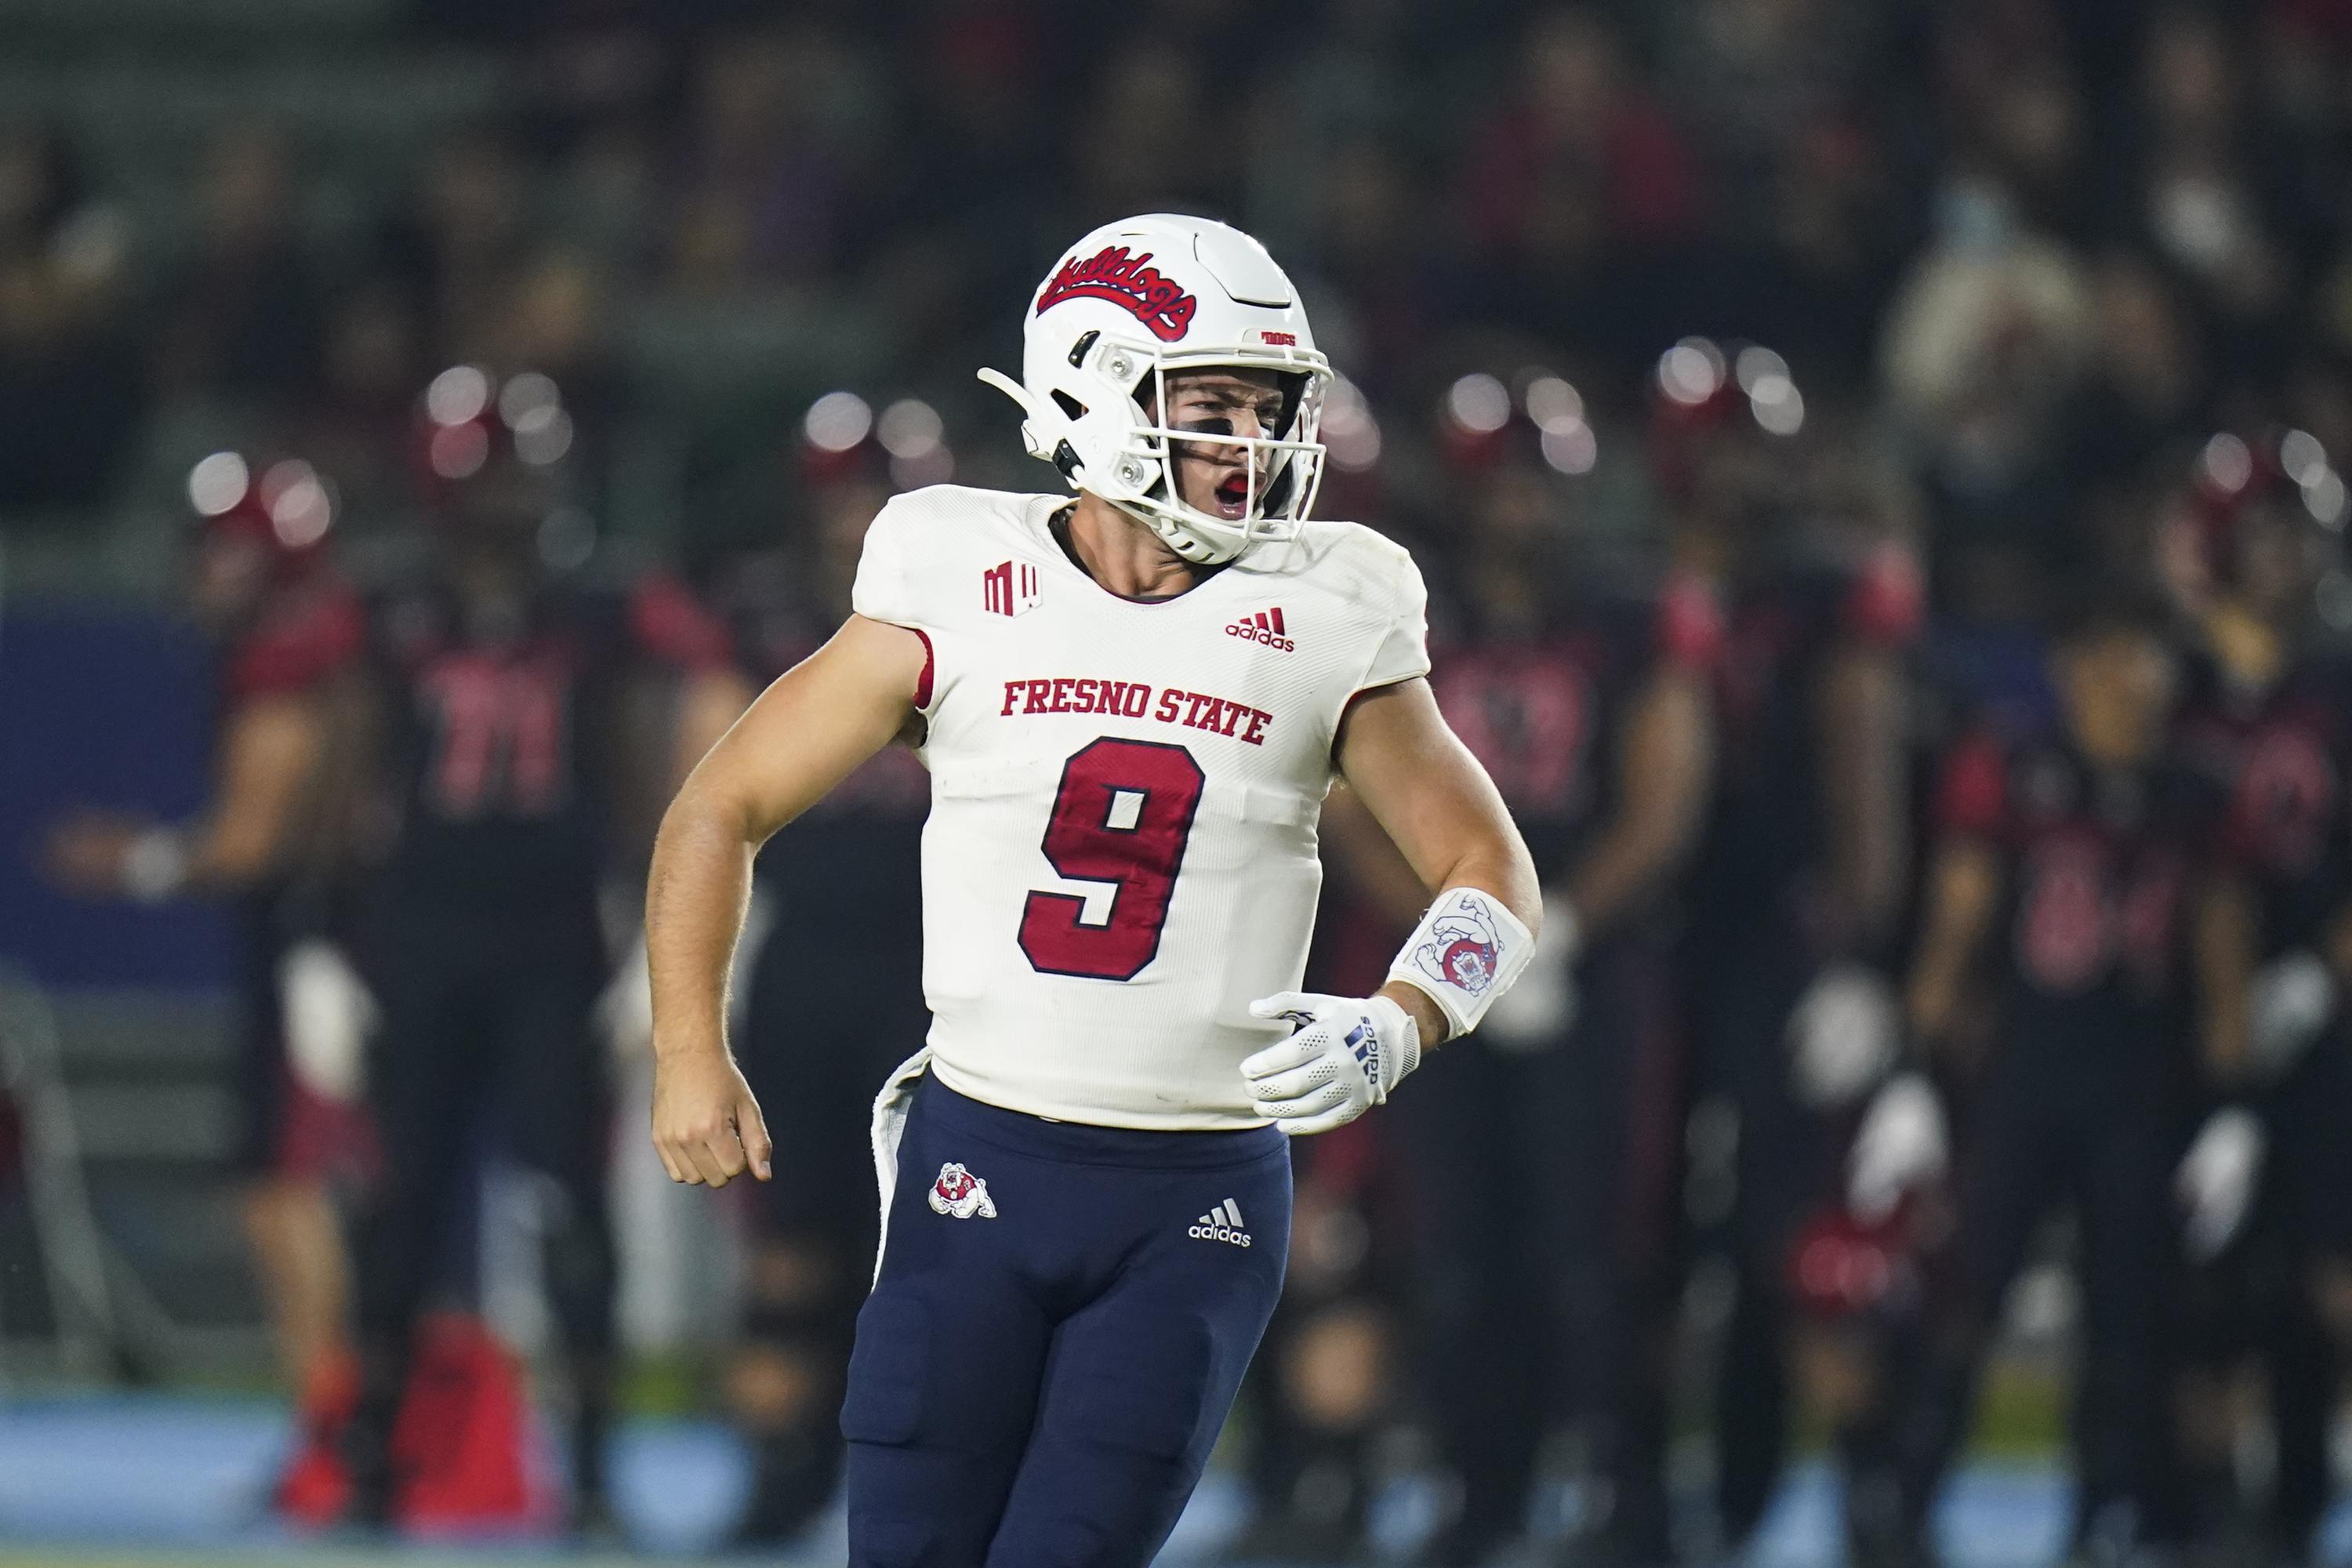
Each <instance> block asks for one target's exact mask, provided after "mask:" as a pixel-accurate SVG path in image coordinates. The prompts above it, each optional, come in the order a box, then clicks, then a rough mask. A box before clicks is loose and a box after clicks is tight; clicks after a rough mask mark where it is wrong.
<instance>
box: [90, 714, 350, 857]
mask: <svg viewBox="0 0 2352 1568" xmlns="http://www.w3.org/2000/svg"><path fill="white" fill-rule="evenodd" d="M326 734H327V721H326V716H325V714H324V712H323V711H322V709H321V705H320V700H319V699H318V698H317V697H316V696H315V695H312V694H310V693H308V692H301V693H286V694H282V695H273V696H267V697H256V698H251V699H248V700H246V701H245V702H243V703H241V704H240V705H239V706H238V707H237V709H236V711H235V712H234V713H233V714H231V715H230V717H229V720H228V721H227V725H226V730H225V732H224V733H223V735H222V738H221V749H220V764H219V773H218V776H217V779H216V782H215V787H214V793H213V798H212V801H211V803H210V804H209V805H208V806H207V807H206V809H205V813H204V815H203V816H201V817H200V818H198V819H197V820H196V821H195V822H194V823H193V824H192V825H190V826H187V827H185V828H180V829H173V828H167V827H162V826H156V825H155V824H153V823H152V822H141V821H137V820H134V819H131V818H128V817H125V816H121V815H118V814H99V813H91V814H86V815H83V816H76V817H72V818H69V819H68V820H67V821H66V822H64V823H62V824H60V825H59V826H58V827H57V828H56V829H55V830H54V831H53V832H52V833H51V835H50V837H49V844H48V857H47V858H48V866H49V870H50V874H51V876H52V877H53V878H55V879H56V880H57V881H58V883H59V884H60V885H61V886H64V887H66V888H68V889H72V890H74V891H77V892H80V893H83V894H86V895H89V896H100V897H113V896H120V895H122V894H126V893H127V894H129V895H131V896H132V897H135V898H141V899H145V900H158V899H163V898H169V897H173V896H174V895H177V894H180V893H183V892H215V891H220V890H223V889H234V888H241V887H246V886H249V885H251V884H252V883H254V882H256V881H257V880H259V879H261V878H262V877H264V876H266V875H268V873H269V872H270V871H272V870H273V869H275V868H277V867H278V864H279V863H280V860H281V858H282V857H283V856H284V854H285V852H286V847H287V845H288V842H289V839H290V838H291V837H293V833H294V826H295V824H296V823H297V822H298V821H299V818H300V817H301V815H302V805H303V804H304V802H305V801H307V800H308V799H310V796H311V794H312V791H313V789H314V787H315V785H316V782H317V779H318V776H319V773H320V762H321V759H322V758H323V757H324V755H325V753H326V749H327V748H326Z"/></svg>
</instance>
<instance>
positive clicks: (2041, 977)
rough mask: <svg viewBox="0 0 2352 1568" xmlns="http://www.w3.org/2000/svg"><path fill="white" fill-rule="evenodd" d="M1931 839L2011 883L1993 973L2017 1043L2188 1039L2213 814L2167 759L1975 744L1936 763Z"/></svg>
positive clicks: (2048, 738) (2201, 791) (2215, 808)
mask: <svg viewBox="0 0 2352 1568" xmlns="http://www.w3.org/2000/svg"><path fill="white" fill-rule="evenodd" d="M1935 815H1936V821H1937V833H1938V835H1939V836H1940V837H1965V838H1970V839H1974V840H1977V841H1979V842H1981V843H1984V844H1987V845H1989V846H1990V847H1993V848H1994V849H1995V850H1996V851H1997V852H1998V853H1999V854H2000V856H2001V858H2002V859H2003V861H2004V863H2005V868H2006V870H2007V873H2008V875H2007V884H2008V889H2009V892H2008V900H2007V903H2006V906H2005V912H2004V916H2003V920H2002V922H2001V928H2000V943H2001V948H2000V955H1999V956H2000V969H2001V972H2002V974H2003V976H2004V979H2005V981H2006V983H2007V989H2008V993H2009V997H2010V1004H2011V1024H2012V1025H2013V1026H2014V1028H2015V1031H2016V1033H2017V1034H2018V1035H2019V1036H2020V1037H2023V1038H2030V1039H2032V1040H2033V1041H2035V1042H2037V1043H2048V1044H2055V1045H2060V1046H2063V1045H2067V1044H2069V1043H2071V1042H2074V1041H2095V1040H2098V1039H2102V1038H2114V1037H2129V1038H2131V1039H2133V1040H2137V1041H2148V1040H2154V1041H2158V1042H2163V1043H2168V1044H2170V1043H2178V1042H2179V1041H2180V1040H2182V1039H2185V1038H2186V1029H2187V1026H2188V1022H2189V1009H2188V1007H2187V1002H2188V998H2189V974H2190V973H2191V963H2190V961H2189V951H2188V949H2189V936H2188V931H2189V915H2190V906H2191V903H2192V901H2193V900H2194V899H2195V898H2196V896H2197V891H2198V888H2199V886H2200V882H2201V880H2202V879H2203V877H2204V875H2205V872H2206V870H2207V868H2208V867H2209V865H2210V856H2211V852H2212V849H2213V846H2214V837H2215V828H2216V826H2218V825H2219V821H2220V818H2221V802H2220V801H2219V799H2218V798H2217V796H2216V795H2215V793H2214V792H2213V790H2212V789H2211V788H2210V785H2209V784H2208V783H2207V782H2206V781H2205V780H2204V779H2203V778H2201V777H2200V775H2199V774H2198V773H2197V772H2196V770H2194V769H2193V768H2191V767H2189V766H2187V765H2185V763H2183V762H2182V761H2181V760H2180V759H2179V757H2178V756H2175V755H2172V754H2166V755H2164V756H2162V757H2160V758H2158V760H2155V761H2152V762H2150V763H2147V764H2146V765H2144V766H2140V767H2135V768H2123V769H2116V768H2102V767H2098V766H2095V765H2094V764H2093V763H2090V762H2089V761H2088V760H2087V759H2085V758H2084V756H2083V755H2082V754H2081V753H2080V752H2077V751H2076V750H2075V749H2074V747H2073V746H2072V745H2070V744H2068V743H2067V742H2066V741H2065V740H2064V738H2063V737H2062V736H2057V735H2042V736H2035V737H2032V738H2027V739H2023V740H2008V739H2004V738H2003V737H2001V736H1999V735H1997V734H1995V733H1993V732H1991V731H1971V732H1970V733H1969V734H1967V735H1965V736H1963V737H1962V738H1961V739H1960V740H1959V741H1958V742H1955V744H1954V745H1953V746H1952V748H1951V749H1950V751H1949V752H1948V753H1947V755H1946V757H1945V759H1944V764H1943V769H1942V774H1941V777H1940V779H1939V781H1938V784H1937V796H1936V803H1935Z"/></svg>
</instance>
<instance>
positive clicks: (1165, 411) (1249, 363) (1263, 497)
mask: <svg viewBox="0 0 2352 1568" xmlns="http://www.w3.org/2000/svg"><path fill="white" fill-rule="evenodd" d="M1148 357H1149V360H1150V366H1149V369H1148V370H1147V371H1146V372H1145V373H1144V374H1142V375H1139V377H1138V378H1137V384H1136V386H1135V388H1134V389H1133V390H1132V391H1131V392H1129V395H1128V398H1127V412H1128V416H1129V426H1128V430H1127V434H1126V438H1125V440H1123V441H1122V442H1121V443H1120V444H1119V446H1118V449H1117V456H1116V458H1115V463H1114V477H1115V478H1116V479H1118V480H1119V481H1120V483H1119V485H1118V489H1119V490H1120V491H1121V492H1124V493H1111V494H1105V495H1104V497H1103V499H1104V500H1108V501H1110V502H1111V503H1112V504H1113V505H1115V506H1117V507H1118V508H1119V509H1120V510H1124V511H1127V512H1129V513H1130V514H1131V515H1133V516H1135V517H1137V518H1139V519H1140V520H1141V521H1143V522H1145V523H1146V524H1148V525H1150V527H1151V528H1152V530H1153V531H1155V532H1157V533H1159V535H1160V538H1161V539H1163V540H1165V541H1166V542H1167V543H1168V545H1169V547H1170V548H1171V549H1172V550H1174V551H1175V552H1177V553H1178V554H1179V555H1181V556H1182V557H1183V558H1184V559H1186V560H1188V561H1195V562H1200V563H1214V562H1220V561H1229V560H1231V559H1233V558H1234V556H1236V555H1239V554H1240V553H1241V552H1243V551H1244V550H1246V549H1248V548H1249V547H1250V546H1251V545H1252V544H1254V543H1256V542H1259V541H1260V540H1269V539H1286V538H1289V537H1290V536H1292V535H1293V534H1295V533H1296V532H1297V530H1298V524H1299V523H1300V521H1303V520H1304V519H1305V518H1306V516H1307V510H1308V509H1309V508H1310V507H1312V506H1313V505H1314V503H1315V492H1316V490H1317V489H1318V487H1319V486H1320V484H1321V482H1322V475H1323V455H1324V447H1323V445H1322V443H1320V442H1319V441H1318V440H1317V439H1316V436H1317V435H1318V430H1319V427H1320V426H1321V423H1322V416H1323V395H1324V390H1325V388H1326V387H1327V386H1328V384H1329V381H1330V377H1329V374H1328V372H1327V371H1324V370H1322V369H1320V367H1315V368H1304V369H1302V368H1289V367H1283V366H1276V365H1268V364H1265V363H1261V362H1258V361H1255V360H1231V359H1215V360H1200V361H1192V362H1189V363H1188V362H1187V361H1186V360H1184V359H1182V358H1181V357H1179V356H1170V355H1161V354H1156V353H1154V354H1150V355H1149V356H1148ZM1220 370H1226V371H1237V372H1249V371H1260V372H1264V371H1269V370H1270V371H1272V372H1273V373H1274V374H1275V377H1276V387H1277V388H1278V389H1279V391H1280V392H1281V395H1282V405H1281V408H1280V410H1279V412H1278V413H1277V414H1276V416H1275V419H1274V421H1273V424H1272V427H1273V430H1274V434H1273V435H1271V436H1255V435H1251V436H1244V435H1238V434H1234V432H1233V427H1232V426H1231V425H1230V424H1227V426H1226V428H1225V429H1224V430H1223V431H1219V430H1216V429H1214V428H1199V427H1183V426H1179V425H1178V424H1177V423H1176V422H1175V421H1174V420H1173V419H1172V418H1171V415H1170V409H1171V393H1172V394H1173V395H1176V396H1181V395H1182V393H1181V385H1179V386H1175V387H1171V383H1176V382H1180V381H1181V378H1183V377H1185V376H1188V375H1192V374H1200V373H1207V372H1214V371H1220ZM1138 394H1147V395H1148V401H1147V396H1139V395H1138ZM1220 423H1221V421H1220ZM1228 456H1229V457H1232V458H1238V459H1239V464H1240V467H1239V469H1238V475H1237V477H1238V478H1239V479H1241V481H1242V491H1241V495H1240V497H1239V498H1238V499H1239V511H1240V515H1239V516H1238V517H1227V516H1225V515H1224V514H1223V511H1213V510H1203V509H1202V508H1200V507H1197V506H1194V505H1193V504H1192V502H1190V501H1188V500H1185V499H1184V496H1183V492H1182V484H1181V468H1180V467H1179V465H1181V463H1183V462H1184V461H1185V459H1187V458H1192V459H1195V460H1200V459H1203V458H1207V459H1209V460H1212V461H1213V460H1214V459H1215V458H1217V457H1228ZM1129 464H1134V465H1136V468H1135V469H1133V470H1130V469H1129ZM1139 480H1140V481H1141V482H1137V481H1139ZM1087 488H1089V489H1092V488H1094V487H1092V486H1091V485H1090V486H1088V487H1087Z"/></svg>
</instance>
